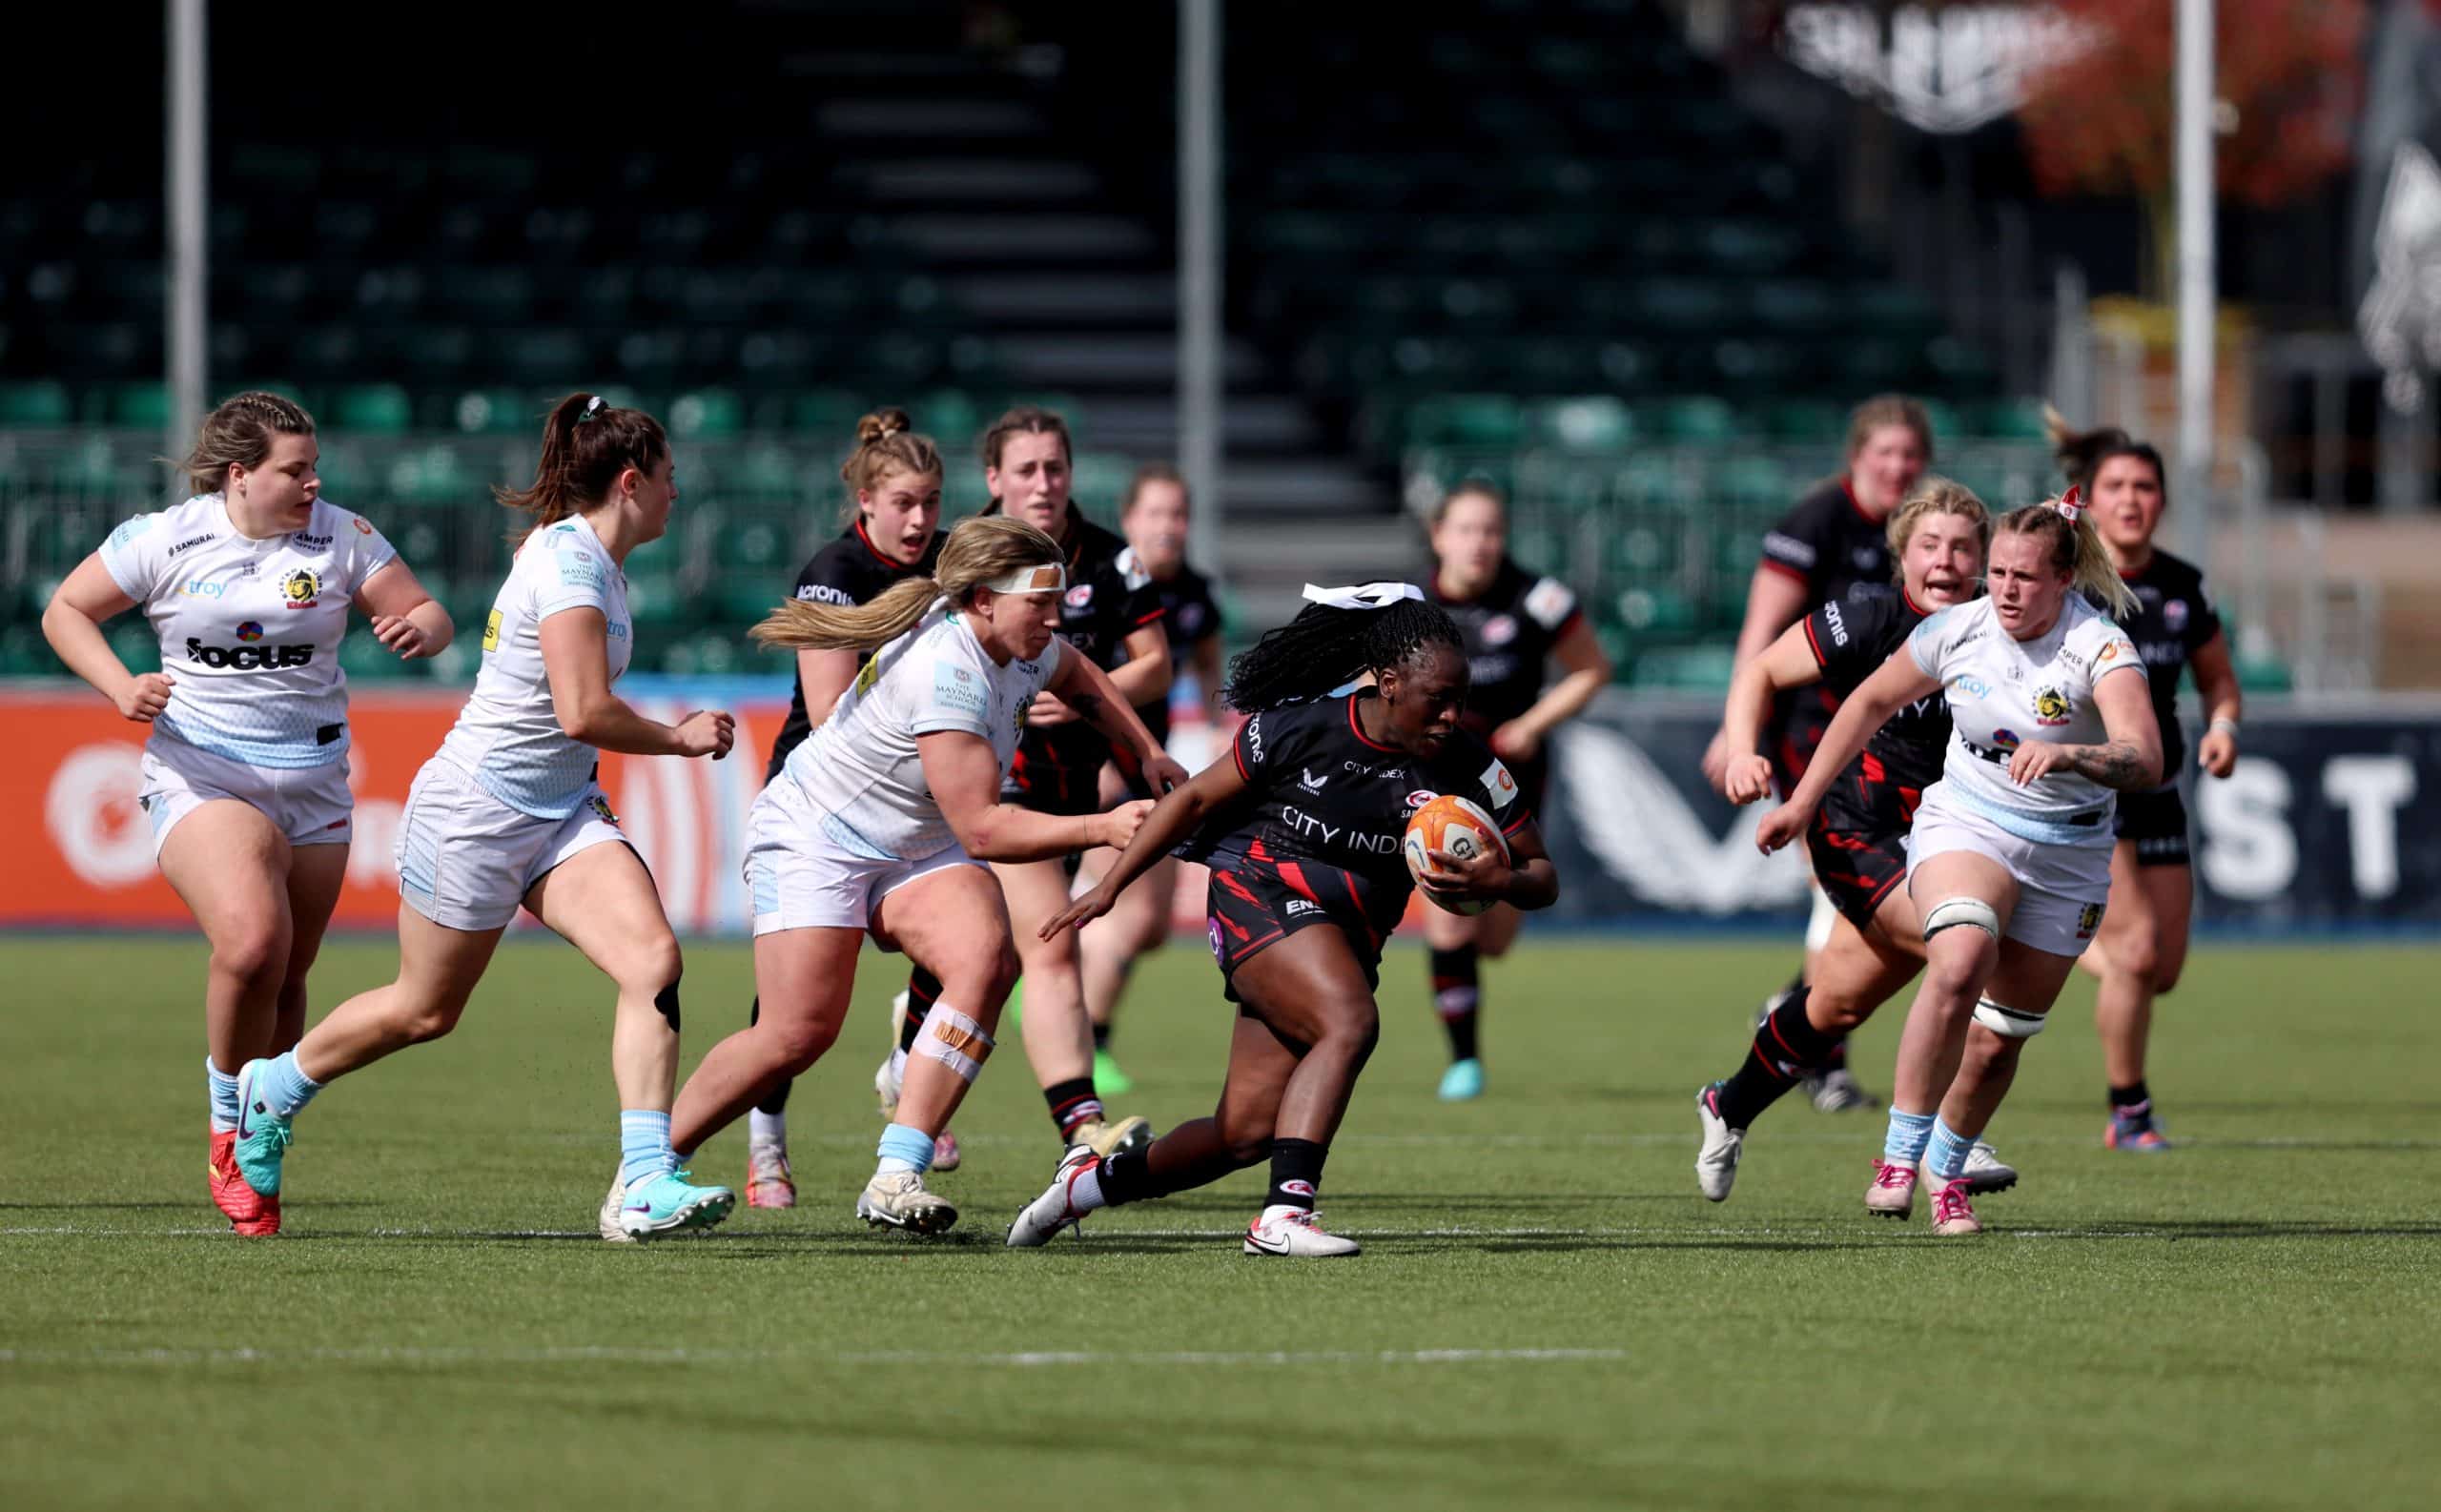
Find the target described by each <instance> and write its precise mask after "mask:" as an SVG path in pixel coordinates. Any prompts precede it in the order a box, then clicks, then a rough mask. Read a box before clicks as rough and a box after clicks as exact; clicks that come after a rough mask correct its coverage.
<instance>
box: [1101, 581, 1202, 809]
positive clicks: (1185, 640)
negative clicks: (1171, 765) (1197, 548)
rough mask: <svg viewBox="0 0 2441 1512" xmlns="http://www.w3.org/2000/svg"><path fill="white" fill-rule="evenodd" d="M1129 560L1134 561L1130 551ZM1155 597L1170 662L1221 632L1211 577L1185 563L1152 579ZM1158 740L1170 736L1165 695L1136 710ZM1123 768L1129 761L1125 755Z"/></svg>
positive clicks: (1182, 661) (1177, 664)
mask: <svg viewBox="0 0 2441 1512" xmlns="http://www.w3.org/2000/svg"><path fill="white" fill-rule="evenodd" d="M1128 560H1129V561H1130V562H1133V561H1134V560H1135V558H1134V556H1133V555H1132V554H1131V555H1130V557H1129V558H1128ZM1153 597H1154V599H1155V600H1156V601H1158V602H1159V603H1160V605H1161V628H1162V630H1163V631H1165V632H1167V634H1168V636H1169V638H1170V664H1171V666H1172V667H1173V668H1182V667H1184V666H1185V665H1186V660H1187V658H1188V657H1189V656H1191V655H1193V654H1194V652H1195V648H1196V647H1197V646H1199V645H1200V644H1203V643H1204V642H1206V641H1209V640H1211V639H1212V638H1213V637H1215V636H1217V635H1219V634H1220V603H1219V602H1218V601H1216V600H1215V599H1214V598H1213V597H1212V580H1211V579H1209V578H1206V577H1205V576H1204V575H1203V574H1202V573H1200V572H1198V571H1196V570H1195V569H1194V568H1193V567H1190V566H1188V565H1186V564H1185V563H1184V562H1180V563H1179V570H1178V571H1177V572H1175V573H1172V574H1171V575H1170V576H1169V577H1166V578H1156V579H1154V580H1153ZM1137 713H1138V714H1140V715H1142V716H1143V719H1144V727H1145V728H1146V729H1149V730H1151V731H1152V732H1153V738H1154V739H1155V740H1157V741H1160V742H1163V743H1165V744H1166V743H1167V742H1168V740H1169V738H1170V701H1169V700H1168V699H1167V698H1166V697H1164V698H1162V699H1160V700H1159V701H1157V702H1155V703H1151V704H1146V705H1143V706H1142V707H1140V708H1138V710H1137ZM1119 765H1120V766H1122V767H1124V766H1127V765H1128V764H1127V762H1126V761H1125V760H1124V759H1123V758H1122V759H1121V761H1120V764H1119Z"/></svg>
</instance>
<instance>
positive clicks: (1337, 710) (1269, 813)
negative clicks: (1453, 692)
mask: <svg viewBox="0 0 2441 1512" xmlns="http://www.w3.org/2000/svg"><path fill="white" fill-rule="evenodd" d="M1373 696H1374V695H1373V693H1372V691H1371V690H1370V689H1369V688H1368V689H1364V690H1362V691H1359V692H1356V693H1351V694H1348V695H1346V696H1344V697H1341V698H1325V699H1320V700H1317V701H1316V702H1314V703H1310V704H1290V705H1285V706H1283V707H1281V708H1267V709H1264V710H1263V711H1262V713H1260V714H1257V715H1256V716H1254V717H1253V718H1252V719H1249V720H1247V721H1246V722H1245V723H1244V724H1243V725H1239V726H1238V733H1237V735H1236V737H1235V738H1234V739H1233V740H1232V741H1231V742H1230V747H1229V749H1230V756H1231V759H1232V760H1234V761H1235V762H1236V763H1237V764H1238V773H1239V775H1240V776H1241V777H1243V778H1244V779H1245V782H1246V786H1247V787H1248V788H1250V789H1251V791H1250V792H1249V793H1248V794H1247V795H1246V800H1245V801H1244V802H1242V803H1241V804H1238V805H1235V806H1233V807H1232V809H1231V811H1230V812H1228V813H1226V814H1224V815H1221V816H1220V817H1218V818H1216V819H1215V820H1214V821H1213V822H1212V823H1209V824H1207V825H1206V826H1205V827H1204V828H1202V830H1200V832H1199V833H1197V835H1196V836H1195V837H1194V838H1193V839H1192V840H1190V841H1189V842H1188V843H1187V844H1186V846H1185V847H1184V848H1181V850H1180V852H1179V853H1180V854H1182V855H1185V856H1187V857H1189V858H1190V859H1193V860H1199V861H1200V860H1210V861H1212V862H1213V864H1214V865H1215V866H1220V867H1225V866H1228V865H1230V864H1232V863H1235V862H1241V861H1244V860H1247V859H1253V860H1257V861H1259V862H1263V863H1266V864H1269V865H1274V866H1277V865H1281V864H1283V863H1288V864H1293V863H1294V862H1296V861H1299V860H1304V861H1312V862H1319V863H1323V864H1325V865H1328V866H1332V867H1337V868H1343V869H1344V870H1347V871H1350V872H1353V873H1354V874H1355V875H1356V876H1357V877H1358V878H1359V879H1361V881H1362V883H1363V884H1364V887H1365V888H1366V889H1367V890H1368V891H1369V892H1370V893H1371V894H1372V896H1371V897H1370V898H1367V899H1364V900H1363V902H1364V904H1365V905H1367V907H1366V911H1367V912H1368V913H1379V911H1380V910H1381V909H1383V908H1387V909H1388V910H1389V911H1388V917H1390V918H1391V919H1393V920H1395V919H1396V918H1397V916H1398V912H1399V910H1400V909H1404V908H1405V906H1406V899H1407V894H1408V893H1409V892H1410V891H1411V890H1412V889H1413V887H1414V879H1413V878H1411V877H1409V876H1408V875H1407V866H1406V861H1405V858H1404V857H1403V856H1402V855H1401V854H1400V849H1399V847H1400V843H1401V842H1402V841H1403V840H1404V839H1405V836H1406V828H1407V820H1408V818H1409V817H1410V816H1412V815H1413V814H1414V813H1415V811H1416V810H1417V809H1418V808H1421V807H1424V806H1425V805H1426V804H1427V803H1429V802H1431V801H1432V800H1433V799H1434V798H1436V797H1439V796H1440V795H1441V794H1443V793H1455V794H1457V795H1458V796H1459V797H1461V798H1468V799H1472V800H1473V801H1474V802H1476V803H1478V804H1481V805H1482V806H1483V807H1484V809H1485V811H1486V812H1487V813H1489V814H1490V815H1491V816H1492V818H1493V819H1494V820H1495V821H1497V822H1498V823H1499V825H1500V827H1501V831H1502V832H1503V833H1504V834H1512V835H1513V834H1515V833H1516V832H1517V831H1518V830H1520V829H1522V828H1525V826H1526V825H1527V824H1528V822H1529V821H1530V819H1531V818H1532V816H1531V815H1530V814H1528V812H1527V811H1526V803H1525V800H1524V798H1523V797H1522V795H1520V793H1519V792H1518V788H1517V781H1516V779H1515V778H1514V777H1512V776H1511V775H1510V774H1509V771H1508V767H1507V766H1503V765H1502V764H1501V761H1500V758H1499V757H1497V756H1494V755H1493V754H1492V753H1491V749H1490V747H1489V746H1486V745H1485V744H1484V743H1483V742H1482V741H1481V740H1478V739H1477V738H1475V737H1474V736H1473V735H1470V734H1468V733H1467V731H1465V730H1464V729H1461V730H1459V731H1457V732H1456V733H1455V734H1453V735H1451V736H1450V737H1449V740H1448V742H1447V743H1446V745H1444V746H1442V747H1441V750H1440V753H1439V754H1437V755H1435V756H1433V757H1432V758H1430V759H1429V760H1424V759H1420V758H1418V757H1414V756H1410V755H1408V754H1407V753H1406V752H1405V751H1403V750H1397V749H1394V748H1392V747H1390V746H1381V745H1377V744H1375V743H1374V742H1373V741H1371V740H1369V739H1367V738H1366V737H1365V734H1364V729H1363V728H1362V727H1361V726H1360V725H1358V724H1357V722H1356V711H1357V705H1359V704H1360V703H1361V702H1363V701H1364V700H1366V699H1369V698H1371V697H1373Z"/></svg>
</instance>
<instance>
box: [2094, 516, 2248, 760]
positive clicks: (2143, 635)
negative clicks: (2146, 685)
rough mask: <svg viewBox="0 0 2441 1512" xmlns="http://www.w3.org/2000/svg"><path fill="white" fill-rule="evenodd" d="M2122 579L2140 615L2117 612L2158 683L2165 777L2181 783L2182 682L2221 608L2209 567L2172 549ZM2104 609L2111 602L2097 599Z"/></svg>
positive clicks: (2215, 629)
mask: <svg viewBox="0 0 2441 1512" xmlns="http://www.w3.org/2000/svg"><path fill="white" fill-rule="evenodd" d="M2120 577H2121V579H2122V581H2123V582H2126V584H2127V586H2128V587H2130V588H2132V589H2134V590H2135V591H2136V601H2137V609H2136V612H2135V613H2134V614H2130V615H2119V614H2112V616H2111V617H2112V619H2113V620H2115V621H2116V622H2117V623H2118V625H2119V627H2120V628H2121V629H2123V630H2124V631H2126V632H2127V638H2128V639H2129V640H2131V641H2133V642H2135V643H2136V650H2137V652H2138V654H2139V655H2141V656H2143V657H2144V676H2145V677H2146V678H2147V679H2148V680H2149V681H2150V682H2151V684H2152V694H2153V718H2154V719H2156V720H2157V721H2159V722H2160V724H2161V726H2162V780H2163V783H2164V786H2166V785H2168V784H2170V783H2173V782H2176V781H2177V780H2178V774H2179V770H2180V768H2181V767H2182V766H2184V765H2185V761H2186V735H2185V731H2183V730H2181V729H2180V728H2179V723H2178V684H2179V679H2180V678H2181V677H2182V676H2183V675H2185V671H2186V668H2187V664H2189V663H2190V662H2192V661H2194V660H2195V653H2196V652H2198V651H2201V650H2202V649H2204V647H2205V646H2206V645H2208V644H2211V642H2212V638H2213V637H2214V636H2216V635H2219V634H2220V633H2221V616H2220V613H2219V612H2218V611H2217V610H2215V609H2214V608H2213V607H2212V596H2211V595H2210V594H2209V593H2207V592H2206V591H2205V587H2204V570H2203V569H2202V568H2201V567H2198V566H2197V565H2195V563H2193V562H2188V561H2186V560H2185V559H2184V558H2180V557H2173V556H2171V555H2170V554H2169V553H2168V552H2166V551H2156V552H2154V553H2153V560H2152V561H2150V562H2146V563H2144V570H2143V571H2142V572H2123V573H2121V574H2120ZM2096 607H2097V608H2102V609H2103V610H2104V612H2109V610H2108V608H2107V606H2106V605H2101V604H2097V605H2096Z"/></svg>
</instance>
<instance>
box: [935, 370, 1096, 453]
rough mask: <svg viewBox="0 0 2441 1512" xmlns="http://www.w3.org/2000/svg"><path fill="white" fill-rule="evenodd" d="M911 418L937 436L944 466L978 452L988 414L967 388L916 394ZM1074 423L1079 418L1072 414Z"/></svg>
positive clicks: (1070, 420)
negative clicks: (977, 441)
mask: <svg viewBox="0 0 2441 1512" xmlns="http://www.w3.org/2000/svg"><path fill="white" fill-rule="evenodd" d="M908 418H909V419H912V420H913V421H914V425H915V429H916V432H917V433H918V434H920V435H924V436H930V437H931V438H933V444H934V445H936V446H938V447H939V448H940V449H941V452H942V454H943V455H942V460H943V463H944V465H949V462H948V459H949V458H951V457H955V458H957V459H958V460H959V461H961V462H963V461H964V460H966V459H967V458H968V457H970V456H972V455H973V454H974V443H975V441H976V440H977V439H979V438H980V437H981V436H982V434H983V425H984V421H985V419H987V417H986V416H985V415H984V413H983V407H982V406H981V405H980V404H977V403H976V402H975V401H974V395H972V394H969V393H967V392H966V391H965V390H963V389H934V390H933V391H932V392H930V393H928V394H920V395H918V396H916V398H915V402H914V403H913V404H912V405H910V406H909V407H908ZM1068 419H1069V422H1070V423H1072V424H1075V423H1077V422H1078V417H1077V416H1074V415H1071V416H1069V417H1068Z"/></svg>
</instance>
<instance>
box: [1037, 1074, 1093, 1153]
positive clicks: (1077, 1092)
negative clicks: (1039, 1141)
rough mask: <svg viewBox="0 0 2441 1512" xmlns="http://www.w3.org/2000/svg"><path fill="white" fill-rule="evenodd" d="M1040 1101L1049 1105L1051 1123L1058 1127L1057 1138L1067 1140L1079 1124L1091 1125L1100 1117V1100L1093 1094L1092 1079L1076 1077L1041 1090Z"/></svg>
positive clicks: (1089, 1077)
mask: <svg viewBox="0 0 2441 1512" xmlns="http://www.w3.org/2000/svg"><path fill="white" fill-rule="evenodd" d="M1042 1100H1043V1101H1044V1102H1046V1103H1049V1104H1050V1105H1051V1121H1052V1122H1053V1123H1056V1124H1057V1125H1058V1126H1059V1137H1060V1138H1062V1139H1065V1138H1067V1137H1068V1136H1069V1135H1070V1134H1073V1133H1075V1132H1076V1129H1077V1125H1078V1124H1080V1123H1091V1122H1092V1121H1093V1120H1095V1119H1097V1118H1099V1117H1100V1116H1101V1115H1102V1100H1101V1098H1099V1097H1097V1096H1096V1095H1095V1094H1094V1078H1092V1077H1091V1076H1078V1077H1077V1078H1076V1079H1075V1080H1073V1081H1063V1082H1058V1083H1056V1084H1054V1085H1052V1086H1049V1087H1045V1088H1044V1089H1042Z"/></svg>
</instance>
